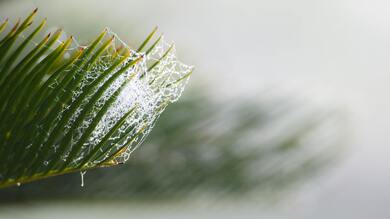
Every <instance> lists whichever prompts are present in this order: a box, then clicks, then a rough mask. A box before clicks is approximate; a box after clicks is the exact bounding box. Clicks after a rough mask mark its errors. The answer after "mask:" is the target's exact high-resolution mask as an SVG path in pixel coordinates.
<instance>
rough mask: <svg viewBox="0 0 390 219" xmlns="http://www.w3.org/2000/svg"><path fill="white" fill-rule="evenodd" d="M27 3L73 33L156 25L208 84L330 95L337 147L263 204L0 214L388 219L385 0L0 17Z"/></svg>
mask: <svg viewBox="0 0 390 219" xmlns="http://www.w3.org/2000/svg"><path fill="white" fill-rule="evenodd" d="M35 7H38V8H39V11H40V13H39V14H40V16H47V17H48V20H49V26H50V25H52V26H53V25H54V24H55V25H56V26H59V27H63V28H64V29H65V30H66V32H67V33H68V34H74V35H75V36H77V35H82V36H83V38H82V39H79V41H81V42H82V41H85V40H86V39H90V38H91V37H92V36H94V35H96V34H97V33H98V32H99V31H100V30H102V29H103V28H104V27H105V26H108V27H110V28H111V29H112V30H113V31H114V32H116V33H117V34H118V35H119V36H121V38H122V39H123V40H124V41H127V42H129V43H130V45H132V44H133V45H137V43H138V42H139V41H136V42H132V41H131V39H142V38H143V37H144V36H145V34H146V33H148V32H149V31H150V30H151V29H152V28H153V27H154V26H155V25H158V26H159V29H160V30H161V31H163V32H164V33H165V35H166V37H167V38H168V39H172V40H174V41H175V43H176V45H177V48H178V53H179V56H180V57H182V59H183V60H185V62H187V63H191V64H193V65H195V66H196V71H195V73H194V76H193V80H197V81H201V82H204V83H207V84H208V85H210V86H211V87H213V90H214V91H215V95H216V96H222V97H224V96H235V97H240V96H248V95H252V96H253V98H256V97H257V95H258V94H263V93H264V92H270V91H272V92H274V91H277V92H278V93H285V94H289V95H290V94H291V95H292V94H293V95H295V96H299V97H302V98H304V99H307V100H308V101H312V102H315V103H318V104H322V105H324V106H327V105H329V106H337V107H338V108H341V109H342V110H343V111H345V112H347V114H348V120H349V126H348V128H349V131H348V136H346V138H347V142H348V146H347V149H346V152H345V153H344V155H343V159H342V161H341V162H339V163H338V164H337V166H336V167H334V168H332V170H331V171H328V172H327V173H326V174H325V175H324V176H322V177H320V178H319V179H317V180H315V182H311V183H309V185H307V186H304V187H302V188H301V189H300V190H298V191H295V192H294V194H293V195H292V197H289V198H288V199H287V200H285V201H283V202H282V203H279V204H277V205H276V206H272V207H271V208H269V207H259V206H258V205H257V204H255V203H251V202H250V201H240V202H239V203H238V204H231V203H226V204H223V203H219V204H215V205H213V206H209V205H205V204H202V203H191V204H186V203H182V204H180V205H175V207H172V206H171V205H169V204H164V205H162V206H160V205H159V204H158V205H152V206H143V205H142V206H138V205H131V206H128V205H124V204H115V205H110V207H109V208H101V206H100V205H98V204H97V205H96V204H95V205H91V206H86V207H85V208H84V207H80V205H78V204H68V205H62V204H53V205H45V206H41V205H32V206H31V205H29V206H23V207H21V208H22V209H23V211H16V209H15V208H2V209H1V212H3V213H4V216H1V215H0V218H3V217H4V218H33V217H34V218H42V217H45V216H46V217H47V218H52V217H55V218H69V217H74V218H77V217H80V218H105V217H110V218H111V217H114V216H115V217H121V218H289V219H291V218H300V219H302V218H318V219H319V218H354V219H357V218H376V219H380V218H383V219H386V218H390V209H389V205H390V190H389V189H388V187H389V185H390V174H389V170H390V169H389V167H390V159H389V152H390V149H389V142H390V135H389V131H390V117H389V115H388V113H389V112H390V111H389V110H390V95H389V93H390V62H389V61H388V60H389V58H390V52H389V51H390V2H388V1H384V0H382V1H381V0H371V1H367V0H366V1H364V0H353V1H352V0H329V1H319V0H296V1H288V0H274V1H264V0H256V1H255V0H252V1H250V0H240V1H228V0H194V1H184V0H165V1H150V0H144V1H128V0H127V1H126V0H121V1H120V0H112V1H92V0H84V1H80V0H78V1H77V0H67V1H57V0H50V1H43V0H42V1H39V0H34V1H3V2H2V3H1V8H0V18H4V17H12V18H15V17H17V16H22V15H25V14H27V13H28V12H29V11H30V10H31V9H33V8H35ZM75 24H76V25H75ZM134 31H136V32H134ZM64 209H65V210H67V212H66V214H65V213H64V214H62V213H61V214H59V213H58V212H59V211H60V210H64ZM92 210H93V211H94V212H98V213H97V214H91V211H92ZM62 215H63V216H62Z"/></svg>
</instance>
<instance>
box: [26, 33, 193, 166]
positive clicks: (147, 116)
mask: <svg viewBox="0 0 390 219" xmlns="http://www.w3.org/2000/svg"><path fill="white" fill-rule="evenodd" d="M106 31H107V34H106V35H105V37H104V38H103V39H102V40H101V41H100V42H99V44H98V46H97V48H98V47H99V46H102V45H103V43H104V42H105V40H108V39H110V38H111V37H114V39H113V41H112V43H110V45H109V46H108V47H107V48H106V49H105V51H104V52H103V53H102V55H100V56H99V57H98V59H97V61H96V62H95V64H93V65H92V66H90V68H85V67H83V66H80V65H76V64H72V65H71V66H70V67H69V68H68V69H67V70H65V72H64V74H65V75H66V74H67V73H70V72H71V71H77V72H76V74H75V76H73V79H72V80H76V78H77V77H79V76H80V77H81V78H82V79H81V80H80V83H79V84H77V86H76V87H75V88H74V89H73V90H71V92H72V96H71V101H70V102H69V103H67V104H65V105H63V106H62V110H61V113H59V114H58V115H56V118H55V120H54V123H53V124H52V125H51V126H50V127H48V128H47V129H45V128H44V127H45V124H44V123H42V124H37V125H36V132H35V133H36V134H35V138H37V137H39V136H42V135H43V136H44V141H42V142H39V147H40V150H41V151H44V150H45V147H50V150H49V151H48V152H47V156H46V157H47V159H45V160H44V161H43V162H42V163H41V165H40V167H39V168H38V169H40V170H41V171H43V170H44V169H45V167H47V166H48V165H51V164H52V162H53V161H52V160H51V159H52V158H53V157H55V156H56V155H58V153H60V160H61V162H60V163H59V164H56V165H57V166H58V167H61V164H63V163H66V165H67V166H68V167H71V168H75V167H78V166H79V165H81V164H83V165H84V167H89V166H91V167H92V166H95V165H115V164H119V163H123V162H125V161H126V160H128V159H129V156H130V154H131V153H132V152H133V151H134V150H135V149H136V148H137V147H138V146H139V145H140V144H141V143H142V142H143V140H144V139H145V137H146V136H147V135H148V134H149V133H150V131H151V130H152V128H153V126H154V124H155V122H156V120H157V119H158V117H159V116H160V114H161V113H162V112H163V111H164V109H165V108H166V107H167V105H168V104H169V103H172V102H175V101H177V100H178V98H179V97H180V95H181V94H182V92H183V90H184V87H185V86H186V84H187V83H188V80H189V78H190V77H189V76H190V74H191V72H192V69H193V67H192V66H189V65H186V64H184V63H182V62H181V61H179V60H178V58H177V56H176V50H175V47H174V46H173V44H170V43H167V42H166V41H165V39H164V37H161V40H159V41H158V42H157V43H156V44H155V45H154V46H153V47H152V49H151V50H149V51H147V52H146V51H136V50H135V49H134V48H130V47H129V46H127V45H126V44H125V43H124V42H123V41H122V40H121V39H120V38H119V37H118V36H117V35H116V34H115V33H113V32H112V31H111V30H109V29H107V30H106ZM21 37H22V38H25V36H21ZM63 41H64V40H58V42H57V45H59V44H60V43H63ZM34 44H35V45H37V44H38V43H36V42H34ZM149 46H150V45H149ZM53 48H55V46H53ZM80 48H82V49H83V50H84V51H85V50H87V49H88V46H83V45H80V44H79V43H78V42H77V41H76V40H75V39H73V42H72V44H71V46H70V47H69V48H68V49H67V50H66V53H65V55H64V57H65V58H68V59H69V58H70V57H72V55H73V54H74V53H76V52H77V51H78V50H80ZM145 48H146V49H145V50H147V49H148V48H147V47H145ZM149 48H150V47H149ZM50 50H51V51H53V49H50ZM124 51H128V52H129V54H130V55H129V56H128V57H127V58H126V60H125V61H124V62H122V63H121V64H120V65H118V66H117V67H115V69H114V70H113V71H112V72H111V73H109V74H108V75H107V76H106V77H102V75H103V74H104V73H105V72H107V71H108V70H109V69H110V68H112V66H113V63H115V62H116V61H117V60H118V59H120V58H123V57H124V55H123V54H124ZM80 57H82V56H80ZM80 59H82V58H80ZM85 59H90V57H87V58H85ZM81 61H82V60H81ZM86 61H87V60H86ZM132 62H134V63H135V64H133V65H132V66H131V67H130V68H128V69H126V70H125V71H123V72H120V71H121V69H123V67H124V66H126V65H128V64H129V63H132ZM75 63H77V62H75ZM86 69H87V70H86ZM118 72H120V74H119V73H118ZM48 77H49V76H48ZM46 80H47V78H46ZM97 82H98V83H97ZM42 83H44V82H42ZM61 83H62V81H60V80H55V81H53V82H52V83H51V84H49V88H50V89H51V90H56V89H59V87H61V86H60V85H61ZM95 85H96V86H95ZM61 89H62V90H61V91H60V92H59V95H58V96H57V97H56V99H55V101H57V104H63V103H61V102H60V101H61V98H60V97H61V94H62V93H66V92H68V90H66V88H61ZM86 91H88V94H87V95H86V93H85V92H86ZM99 93H100V95H97V94H99ZM80 99H82V100H81V101H80ZM67 114H70V115H71V116H70V117H69V118H68V119H67ZM80 119H82V121H81V122H80ZM64 121H65V124H64V125H63V127H61V125H62V123H63V122H64ZM56 128H58V129H59V130H60V131H61V135H60V136H59V137H58V138H56V139H55V140H54V141H53V142H54V143H53V144H50V145H47V144H48V142H50V137H51V135H53V133H54V132H55V131H56ZM112 130H115V131H112ZM67 136H70V141H69V142H68V143H64V138H65V139H66V137H67ZM80 142H82V144H81V145H79V144H80ZM102 142H104V144H102ZM33 146H34V142H33V143H32V145H28V146H26V150H29V148H32V147H33ZM78 146H81V147H80V148H79V149H75V148H78ZM64 148H65V149H64ZM27 153H29V152H28V151H27ZM36 157H39V155H36ZM86 157H89V158H90V159H89V160H88V162H85V158H86ZM38 160H39V159H38ZM83 162H85V163H83ZM38 172H39V171H38Z"/></svg>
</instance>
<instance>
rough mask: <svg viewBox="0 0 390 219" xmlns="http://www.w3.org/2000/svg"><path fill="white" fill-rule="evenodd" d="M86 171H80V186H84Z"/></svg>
mask: <svg viewBox="0 0 390 219" xmlns="http://www.w3.org/2000/svg"><path fill="white" fill-rule="evenodd" d="M85 173H87V171H80V176H81V187H84V175H85Z"/></svg>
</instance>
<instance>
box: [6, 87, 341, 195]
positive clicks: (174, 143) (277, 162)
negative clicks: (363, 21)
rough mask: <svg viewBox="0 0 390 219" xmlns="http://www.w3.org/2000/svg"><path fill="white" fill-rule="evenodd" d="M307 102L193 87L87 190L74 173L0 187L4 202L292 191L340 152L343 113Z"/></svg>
mask: <svg viewBox="0 0 390 219" xmlns="http://www.w3.org/2000/svg"><path fill="white" fill-rule="evenodd" d="M188 94H192V95H188ZM302 105H304V104H302V103H300V102H298V101H293V100H289V99H277V98H273V99H272V98H271V100H263V101H255V100H233V99H232V100H228V101H219V102H218V101H214V100H212V99H211V98H210V97H209V96H208V94H207V91H205V89H193V90H190V91H188V93H187V95H185V96H184V97H183V98H182V99H181V100H180V101H179V102H178V103H175V104H173V105H172V107H168V108H167V110H166V112H165V113H163V115H162V116H161V118H160V120H159V123H158V124H157V125H156V127H155V128H154V130H153V131H152V133H151V136H149V137H150V138H149V139H148V140H147V141H146V142H144V144H143V145H142V147H141V148H139V149H137V150H136V151H135V152H134V154H133V156H132V157H130V160H129V161H128V162H127V163H126V164H123V165H121V166H119V167H114V168H108V169H105V168H104V169H97V170H92V171H89V172H87V173H86V175H85V176H84V178H85V179H84V180H85V184H86V185H85V186H84V187H80V174H68V175H63V176H58V177H54V178H50V179H45V180H42V181H39V182H33V183H30V184H25V185H21V186H20V187H13V188H6V189H3V190H0V201H3V202H9V201H27V200H36V199H38V200H47V199H50V200H53V199H54V200H56V199H61V200H63V199H87V198H88V199H91V198H95V199H103V200H105V199H115V200H117V199H130V200H139V199H142V200H144V199H147V200H158V199H177V198H186V197H190V196H192V195H199V194H206V195H209V196H214V197H221V196H230V197H235V196H242V195H246V194H252V195H253V194H257V193H255V192H258V193H259V194H261V193H262V192H266V193H267V192H271V193H275V192H277V193H280V192H283V191H288V189H289V188H291V186H293V185H296V184H297V182H302V181H303V180H307V178H310V176H312V175H313V174H315V173H318V172H320V170H322V169H323V168H324V167H326V166H327V165H329V164H330V160H332V159H334V157H335V155H337V149H336V148H337V147H336V146H338V145H337V139H339V136H337V134H335V133H338V131H337V129H339V128H340V127H339V123H338V120H337V119H334V115H335V113H329V112H322V111H319V110H314V109H313V108H311V107H307V106H305V107H303V106H302ZM329 124H330V125H329ZM324 133H325V135H324ZM266 197H268V196H266Z"/></svg>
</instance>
